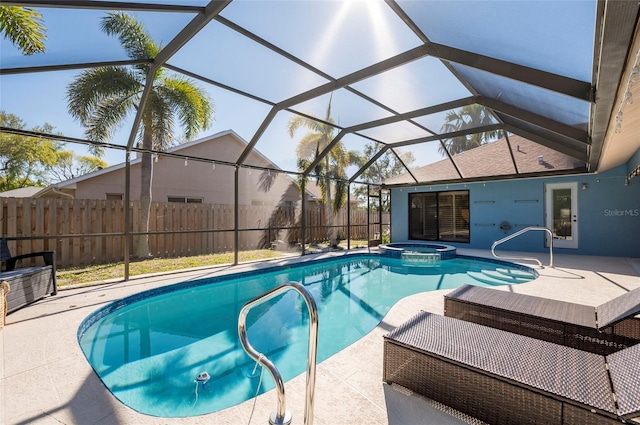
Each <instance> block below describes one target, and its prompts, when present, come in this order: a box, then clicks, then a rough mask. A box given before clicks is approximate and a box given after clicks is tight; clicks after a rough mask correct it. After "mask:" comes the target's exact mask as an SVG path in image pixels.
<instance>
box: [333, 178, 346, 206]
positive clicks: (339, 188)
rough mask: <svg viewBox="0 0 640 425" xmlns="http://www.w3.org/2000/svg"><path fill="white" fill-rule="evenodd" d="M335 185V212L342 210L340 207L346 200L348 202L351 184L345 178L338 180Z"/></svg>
mask: <svg viewBox="0 0 640 425" xmlns="http://www.w3.org/2000/svg"><path fill="white" fill-rule="evenodd" d="M334 186H335V196H334V198H333V205H332V206H331V207H332V208H333V212H334V213H337V212H338V211H340V208H342V207H343V206H344V204H345V202H347V190H348V188H349V185H348V183H347V182H346V181H344V180H336V182H335V184H334Z"/></svg>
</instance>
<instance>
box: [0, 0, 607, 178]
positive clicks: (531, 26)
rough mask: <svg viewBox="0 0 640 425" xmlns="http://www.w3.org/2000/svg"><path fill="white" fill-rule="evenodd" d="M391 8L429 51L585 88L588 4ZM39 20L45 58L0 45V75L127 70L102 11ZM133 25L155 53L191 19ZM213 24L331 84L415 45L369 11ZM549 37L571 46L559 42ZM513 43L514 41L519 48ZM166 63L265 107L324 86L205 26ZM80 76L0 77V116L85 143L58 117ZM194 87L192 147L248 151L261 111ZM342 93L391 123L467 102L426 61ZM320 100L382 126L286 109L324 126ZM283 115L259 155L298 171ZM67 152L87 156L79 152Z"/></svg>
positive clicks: (375, 9) (237, 7)
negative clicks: (111, 65) (199, 111)
mask: <svg viewBox="0 0 640 425" xmlns="http://www.w3.org/2000/svg"><path fill="white" fill-rule="evenodd" d="M163 2H164V3H169V1H163ZM156 3H157V1H156ZM398 3H399V4H400V5H401V6H402V7H403V8H405V10H406V11H407V12H409V13H411V14H412V16H415V18H414V19H416V23H417V24H418V25H419V26H421V28H427V29H428V30H429V31H428V32H427V31H425V33H427V36H428V37H429V38H430V39H431V40H433V41H435V42H440V43H443V44H448V45H451V46H453V47H458V48H462V49H468V50H471V51H475V52H480V53H483V54H488V55H492V56H495V57H498V58H501V59H505V60H509V61H514V62H516V63H521V64H524V65H528V66H535V67H540V68H543V69H545V70H548V71H550V72H556V73H560V74H562V75H567V76H571V77H573V78H578V79H582V80H586V81H590V80H591V75H590V73H591V71H592V69H591V62H592V58H593V26H591V28H590V27H589V25H585V22H593V20H594V16H593V15H594V13H595V2H594V1H564V2H540V1H529V2H516V1H511V2H509V1H497V2H487V1H479V2H478V1H475V2H474V1H454V2H439V1H431V2H429V3H430V7H431V8H432V9H430V10H432V13H429V14H425V13H418V9H417V8H420V7H421V6H422V5H421V3H424V2H421V1H399V2H398ZM178 4H195V5H203V4H205V2H204V1H202V0H191V1H189V2H184V1H183V2H178ZM39 11H40V12H41V13H42V15H43V17H44V23H45V25H46V27H47V36H48V40H47V42H46V49H47V50H46V53H44V54H38V55H34V56H30V57H25V56H22V55H21V54H20V53H19V52H18V50H17V49H16V48H15V47H14V46H12V45H11V44H10V43H9V42H8V41H7V40H4V39H3V40H1V41H0V51H1V52H0V60H1V65H2V68H12V67H22V66H33V65H55V64H64V63H82V62H92V61H100V60H122V59H127V57H126V54H125V52H124V51H123V50H122V48H121V47H120V45H119V43H118V40H117V39H115V38H114V37H109V36H107V35H106V34H104V33H103V32H101V31H100V29H99V20H100V18H101V17H103V16H104V15H105V13H106V11H96V10H73V9H54V8H40V9H39ZM131 14H133V15H134V16H135V17H136V18H137V19H138V20H139V21H141V22H142V23H143V24H144V26H145V27H146V28H147V30H148V31H149V32H150V34H151V36H152V38H153V39H154V40H156V41H157V42H160V43H161V44H162V45H166V44H167V43H168V42H169V41H170V40H171V39H172V38H173V37H174V36H175V35H176V34H177V33H178V32H179V31H180V29H181V28H182V27H183V26H184V25H186V24H187V23H188V22H189V21H190V20H191V19H192V18H193V14H190V13H161V12H153V13H150V12H131ZM221 16H222V17H223V18H225V19H228V20H230V21H232V22H234V23H236V24H238V25H241V26H243V27H245V28H246V29H248V30H249V31H251V32H253V33H255V34H257V35H259V36H260V37H262V38H264V39H266V40H267V41H268V42H270V43H273V44H274V45H276V46H278V47H279V48H282V49H284V50H285V51H287V52H288V53H290V54H292V55H294V56H297V57H298V58H300V59H302V60H303V61H306V62H307V63H309V64H310V65H312V66H314V67H316V68H317V69H319V70H320V71H322V72H324V73H327V74H329V75H331V76H332V77H335V78H339V77H342V76H344V75H347V74H349V73H351V72H354V71H356V70H358V69H360V68H363V67H366V66H369V65H372V64H374V63H377V62H379V61H381V60H384V59H387V58H389V57H392V56H394V55H397V54H400V53H402V52H404V51H407V50H409V49H412V48H414V47H416V46H419V45H420V44H421V41H420V40H419V39H418V37H417V36H416V35H415V34H413V32H411V31H410V30H409V29H408V28H407V27H406V26H405V25H404V24H403V23H402V21H401V20H400V19H399V17H398V16H397V15H396V14H395V13H394V12H393V11H392V10H391V9H390V8H389V7H388V6H387V5H386V4H385V3H384V2H382V1H377V0H369V1H344V2H338V1H303V0H299V1H242V0H236V1H233V2H232V3H231V4H230V5H229V6H227V7H226V8H225V9H224V10H223V11H222V13H221ZM451 19H452V20H451ZM449 22H456V23H457V24H458V25H460V26H461V28H464V29H463V30H459V31H456V30H454V29H452V28H451V27H450V26H447V25H449V24H448V23H449ZM558 28H563V30H566V31H571V34H572V35H573V34H577V35H578V36H576V37H564V36H561V37H560V36H559V35H562V34H559V33H558ZM423 31H424V29H423ZM469 32H471V34H473V36H472V37H470V36H469ZM505 34H506V36H505ZM513 37H519V39H518V41H517V43H514V42H513ZM576 40H578V41H579V43H578V45H577V44H576ZM516 47H517V48H516ZM560 53H562V56H560V55H559V54H560ZM169 63H170V64H172V65H174V66H177V67H180V68H183V69H187V70H189V71H192V72H195V73H198V74H200V75H202V76H204V77H206V78H209V79H212V80H214V81H217V82H219V83H221V84H226V85H229V86H232V87H234V88H236V89H239V90H241V91H244V92H246V93H249V94H251V95H253V96H257V97H259V98H262V99H264V100H266V101H268V102H273V103H277V102H280V101H282V100H285V99H287V98H289V97H291V96H293V95H295V94H298V93H299V92H301V91H305V90H309V89H311V88H314V87H317V86H320V85H322V84H324V83H326V82H327V80H326V79H325V78H323V77H322V76H319V75H317V74H315V73H313V72H311V71H309V70H307V69H305V68H303V67H301V66H299V65H297V64H295V63H294V62H292V61H290V60H288V59H286V58H284V57H282V56H280V55H278V54H276V53H274V52H272V51H270V50H268V49H265V48H264V47H262V46H260V45H259V44H258V43H255V42H254V41H252V40H249V39H248V38H246V37H244V36H242V35H240V34H239V33H237V32H235V31H234V30H232V29H230V28H228V27H226V26H224V25H222V24H220V23H218V22H215V21H212V22H211V23H210V24H209V25H208V26H207V27H206V28H204V29H203V30H202V31H201V32H200V33H199V34H198V35H196V36H195V37H194V38H193V39H191V40H190V41H189V42H188V43H187V44H186V45H185V46H184V47H183V48H182V49H181V50H180V51H179V52H178V53H177V54H176V55H174V56H173V57H172V58H171V59H170V60H169ZM568 64H570V65H568ZM79 73H80V70H71V71H57V72H42V73H37V74H22V75H3V76H1V77H0V108H2V109H3V110H5V111H6V112H10V113H13V114H16V115H17V116H19V117H20V118H22V119H23V120H24V121H25V122H26V126H27V128H32V127H34V126H39V125H42V124H44V123H45V122H46V123H49V124H51V125H53V126H54V127H55V129H56V130H57V131H59V132H61V133H63V134H64V135H66V136H70V137H78V138H83V137H84V129H83V128H82V126H81V125H80V124H79V123H78V122H77V121H74V120H73V118H72V117H71V116H70V115H69V114H68V112H67V101H66V91H67V87H68V86H69V84H70V83H71V82H72V81H73V79H74V78H75V77H76V76H77V75H78V74H79ZM198 84H199V85H200V86H201V87H203V88H204V89H205V90H206V91H207V92H208V94H209V96H210V97H211V99H212V100H213V103H214V106H215V120H214V122H213V125H212V126H211V128H209V129H208V130H206V131H205V132H203V133H201V134H200V135H199V136H198V137H203V136H206V135H210V134H215V133H218V132H221V131H225V130H228V129H231V130H233V131H235V132H236V133H238V134H239V135H240V136H241V137H242V138H243V139H245V140H246V141H250V140H251V139H252V138H253V137H254V135H255V134H256V131H257V129H258V128H259V126H260V125H261V124H262V122H263V120H264V119H265V117H266V116H267V114H268V112H269V111H270V109H271V105H269V104H266V103H262V102H257V101H255V100H251V99H249V98H247V97H244V96H242V95H239V94H236V93H233V92H231V91H228V90H225V89H222V88H219V87H216V86H213V85H209V84H206V83H204V82H198ZM352 87H353V88H354V89H356V90H359V91H360V92H362V93H364V94H365V95H367V96H370V97H371V98H373V99H375V100H377V101H379V102H382V103H384V104H386V105H388V106H390V107H392V108H393V109H394V110H396V111H397V112H400V113H402V112H408V111H411V110H414V109H419V108H422V107H425V106H430V105H434V104H439V103H442V102H446V101H450V100H454V99H457V98H460V97H466V96H469V95H470V92H469V91H468V89H467V88H465V87H464V86H463V85H462V84H461V83H460V82H459V81H458V80H457V79H456V78H455V77H454V76H453V75H452V74H451V73H450V72H449V71H448V70H447V69H446V67H445V66H444V65H443V64H442V63H441V62H440V61H439V60H437V59H435V58H431V57H427V58H423V59H419V60H416V61H414V62H411V63H409V64H407V65H405V66H402V67H398V68H395V69H392V70H390V71H388V72H385V73H383V74H380V75H376V76H374V77H371V78H369V79H367V80H363V81H360V82H358V83H355V84H353V85H352ZM330 99H331V105H332V117H333V118H334V120H335V121H336V123H337V124H338V125H340V126H343V127H345V126H350V125H354V124H358V123H361V122H367V121H372V120H375V119H380V118H384V117H387V116H390V115H391V114H390V113H389V112H388V111H386V110H384V109H382V108H380V107H378V106H376V105H374V104H372V103H369V102H367V101H365V100H363V99H362V98H360V97H358V96H356V95H354V94H353V93H350V92H349V91H347V90H345V89H339V90H336V91H335V92H334V93H332V95H331V96H330V95H328V94H327V95H324V96H320V97H319V98H317V99H313V100H311V101H308V102H304V103H303V104H300V105H296V106H295V107H294V109H296V110H299V111H301V112H304V113H306V114H309V115H313V116H318V117H324V115H325V111H326V108H327V105H328V103H329V100H330ZM570 107H571V105H568V106H567V108H570ZM291 116H292V114H291V113H289V112H286V111H282V112H279V113H278V114H277V115H276V117H275V119H274V120H273V122H272V123H271V124H270V126H269V127H268V128H267V130H266V131H265V133H264V135H263V136H262V137H261V139H260V140H259V141H258V144H257V145H256V148H257V149H258V150H259V151H260V152H261V153H262V154H264V155H265V156H266V157H267V158H269V159H271V160H272V161H273V162H274V163H275V164H276V165H278V166H279V167H281V168H283V169H286V170H295V169H296V159H295V146H296V143H297V141H298V140H299V138H300V137H302V136H303V135H304V131H305V130H300V131H299V132H298V133H297V134H296V135H295V136H294V138H291V137H290V136H289V135H288V133H287V123H288V120H289V119H290V117H291ZM443 118H444V113H441V114H436V115H433V116H427V117H422V118H419V119H417V120H416V121H418V122H419V123H420V124H422V125H424V126H427V127H428V128H430V129H433V130H434V131H438V130H439V127H440V125H441V124H442V120H443ZM132 121H133V115H131V116H130V117H129V118H128V121H126V122H123V124H122V127H121V130H120V131H118V132H117V133H116V134H115V135H114V137H113V139H112V140H111V142H112V143H114V144H118V145H126V142H127V140H128V137H129V133H130V128H131V123H132ZM362 134H363V135H365V136H368V137H373V138H375V139H378V140H380V141H382V142H387V143H389V142H394V141H402V140H407V139H413V138H418V137H425V136H429V135H430V134H429V133H428V132H425V131H424V130H423V129H420V128H419V127H416V126H413V125H410V124H407V123H398V124H394V125H390V126H385V127H382V128H378V129H371V130H366V131H363V132H362ZM343 141H344V143H345V145H346V147H347V149H354V150H359V151H362V150H363V149H364V145H365V144H366V143H367V142H368V140H367V139H365V138H362V137H358V136H356V135H350V136H348V137H346V138H345V139H344V140H343ZM437 148H438V144H437V143H430V144H429V145H427V146H420V147H415V148H412V150H413V151H414V156H416V163H415V164H414V165H415V166H418V165H426V164H428V163H432V162H435V161H438V160H440V159H441V158H442V156H441V154H439V153H438V152H437ZM75 149H76V150H77V151H78V152H79V153H86V149H85V148H84V147H82V146H80V147H75ZM104 159H105V160H106V161H107V163H109V164H116V163H120V162H123V161H124V155H123V153H122V152H121V151H108V152H107V154H106V156H105V158H104ZM354 171H355V170H354V169H353V168H352V169H351V170H350V172H351V173H352V172H354Z"/></svg>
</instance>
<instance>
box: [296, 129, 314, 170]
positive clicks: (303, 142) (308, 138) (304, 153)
mask: <svg viewBox="0 0 640 425" xmlns="http://www.w3.org/2000/svg"><path fill="white" fill-rule="evenodd" d="M319 141H320V135H319V134H317V133H307V134H305V135H304V137H303V138H302V139H300V141H299V142H298V145H297V146H296V157H297V158H298V159H304V160H307V161H309V164H310V163H311V162H313V161H314V160H315V159H316V156H317V154H318V153H319V152H318V144H319Z"/></svg>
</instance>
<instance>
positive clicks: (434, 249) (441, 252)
mask: <svg viewBox="0 0 640 425" xmlns="http://www.w3.org/2000/svg"><path fill="white" fill-rule="evenodd" d="M378 252H379V253H380V255H382V256H383V257H389V258H398V259H402V260H405V261H410V262H424V263H434V262H439V261H440V260H451V259H453V258H456V248H455V247H453V246H449V245H441V244H434V243H428V242H394V243H388V244H384V245H379V246H378Z"/></svg>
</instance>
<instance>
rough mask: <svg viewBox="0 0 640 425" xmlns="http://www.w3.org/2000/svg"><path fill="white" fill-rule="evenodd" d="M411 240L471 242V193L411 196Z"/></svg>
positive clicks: (415, 194) (435, 193) (459, 192)
mask: <svg viewBox="0 0 640 425" xmlns="http://www.w3.org/2000/svg"><path fill="white" fill-rule="evenodd" d="M409 239H419V240H427V241H445V242H469V191H468V190H460V191H455V192H454V191H452V192H429V193H410V194H409Z"/></svg>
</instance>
